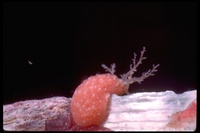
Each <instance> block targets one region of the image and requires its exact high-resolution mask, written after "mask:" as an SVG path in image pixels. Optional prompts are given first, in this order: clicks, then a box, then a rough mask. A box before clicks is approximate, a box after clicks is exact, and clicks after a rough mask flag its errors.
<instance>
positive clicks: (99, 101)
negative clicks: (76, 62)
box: [71, 47, 159, 126]
mask: <svg viewBox="0 0 200 133" xmlns="http://www.w3.org/2000/svg"><path fill="white" fill-rule="evenodd" d="M144 52H145V47H143V51H141V55H140V59H139V60H138V62H136V54H134V59H133V64H131V65H130V71H129V72H127V73H126V74H124V75H122V76H121V79H120V78H118V77H117V76H116V75H114V72H115V64H112V65H111V68H108V67H107V66H105V65H104V64H103V65H102V67H103V68H105V69H106V71H108V72H110V74H109V73H107V74H97V75H95V76H91V77H89V78H88V79H86V80H84V81H83V83H81V84H80V85H79V86H78V87H77V88H76V90H75V92H74V94H73V97H72V102H71V113H72V117H73V120H74V121H75V123H76V124H77V125H79V126H91V125H97V126H101V125H102V124H103V123H104V121H105V120H106V119H107V117H108V114H109V103H110V98H111V97H110V96H111V94H117V95H123V94H125V93H126V94H128V88H129V85H130V84H132V83H134V82H138V83H140V82H142V81H143V80H144V79H145V78H147V77H149V76H153V75H154V72H156V71H157V70H156V68H157V67H158V66H159V64H158V65H156V66H154V65H153V68H152V69H150V70H149V71H147V72H146V73H143V74H142V76H141V77H132V75H133V74H134V72H136V71H137V70H136V69H137V67H138V66H139V65H140V64H141V63H142V60H143V59H146V57H143V54H144Z"/></svg>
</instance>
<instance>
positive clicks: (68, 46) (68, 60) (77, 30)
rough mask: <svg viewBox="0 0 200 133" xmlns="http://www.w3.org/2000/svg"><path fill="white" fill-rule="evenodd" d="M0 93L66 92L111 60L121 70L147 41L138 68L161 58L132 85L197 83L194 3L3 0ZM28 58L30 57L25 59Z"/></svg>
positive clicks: (14, 96) (6, 96) (178, 87)
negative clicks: (0, 87)
mask: <svg viewBox="0 0 200 133" xmlns="http://www.w3.org/2000/svg"><path fill="white" fill-rule="evenodd" d="M3 8H4V9H3V32H4V33H3V35H4V36H3V37H4V43H3V44H4V45H3V83H4V86H3V100H4V102H3V103H4V104H8V103H12V102H15V101H19V100H28V99H42V98H47V97H52V96H66V97H71V96H72V94H73V91H74V90H75V88H76V87H77V86H78V85H79V84H80V83H81V82H82V81H83V80H84V79H86V78H88V77H89V76H91V75H95V74H97V73H104V72H105V71H104V69H103V68H102V67H101V64H102V63H104V64H106V65H107V66H110V64H112V63H113V62H115V63H116V75H117V76H118V77H119V76H120V74H123V73H125V72H127V71H128V70H129V65H130V64H131V63H132V60H131V59H132V58H133V53H134V52H135V53H137V55H138V56H139V55H140V51H141V50H142V48H143V46H145V47H146V50H147V51H146V53H145V56H146V57H147V59H146V60H144V61H143V64H142V65H141V66H139V68H138V72H137V73H136V74H135V76H140V75H141V74H142V72H145V71H147V70H148V69H150V68H152V64H157V63H159V64H160V67H159V68H158V72H157V73H155V76H153V77H149V78H147V79H146V80H144V82H142V84H138V83H134V84H132V85H131V86H130V92H132V93H136V92H142V91H145V92H151V91H165V90H173V91H175V92H176V93H182V92H184V91H187V90H193V89H196V84H197V81H196V80H197V3H193V2H173V3H166V2H162V3H154V2H149V3H148V2H145V3H138V2H105V3H102V2H95V3H90V2H76V3H72V2H67V3H30V2H29V3H19V2H16V3H13V2H12V3H9V2H7V3H6V2H5V3H4V4H3ZM28 61H31V62H32V63H33V64H32V65H30V64H29V63H28Z"/></svg>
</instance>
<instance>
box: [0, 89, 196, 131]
mask: <svg viewBox="0 0 200 133" xmlns="http://www.w3.org/2000/svg"><path fill="white" fill-rule="evenodd" d="M70 103H71V98H65V97H52V98H46V99H41V100H27V101H20V102H16V103H13V104H9V105H3V129H4V130H8V131H110V130H114V131H157V130H161V131H162V130H165V131H166V130H167V131H171V130H178V131H181V130H184V131H185V130H186V131H194V130H195V129H196V90H194V91H187V92H185V93H183V94H175V93H174V92H173V91H165V92H149V93H135V94H131V95H126V96H117V95H113V96H112V101H111V107H110V114H109V117H108V119H107V121H106V122H105V124H104V125H103V127H97V126H90V127H80V126H77V125H76V124H75V122H74V121H73V119H72V117H71V112H70Z"/></svg>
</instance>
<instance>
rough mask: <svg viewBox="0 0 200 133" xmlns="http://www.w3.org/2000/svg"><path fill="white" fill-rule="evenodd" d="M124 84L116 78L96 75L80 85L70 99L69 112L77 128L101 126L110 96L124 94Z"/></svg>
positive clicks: (106, 114) (107, 110) (105, 117)
mask: <svg viewBox="0 0 200 133" xmlns="http://www.w3.org/2000/svg"><path fill="white" fill-rule="evenodd" d="M126 87H127V86H126V84H125V83H124V82H123V81H122V80H121V79H119V78H117V76H115V75H111V74H97V75H95V76H91V77H89V78H88V79H86V80H85V81H83V83H82V84H80V85H79V86H78V87H77V88H76V90H75V92H74V95H73V97H72V102H71V112H72V117H73V119H74V121H75V123H76V124H77V125H79V126H90V125H98V126H101V125H102V124H103V123H104V121H105V120H106V119H107V117H108V113H109V103H110V97H111V94H117V95H122V94H124V93H125V89H126Z"/></svg>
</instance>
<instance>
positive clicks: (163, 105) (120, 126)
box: [104, 90, 196, 131]
mask: <svg viewBox="0 0 200 133" xmlns="http://www.w3.org/2000/svg"><path fill="white" fill-rule="evenodd" d="M195 99H196V90H194V91H187V92H184V93H182V94H176V93H174V92H173V91H165V92H148V93H147V92H144V93H135V94H131V95H125V96H117V95H113V96H112V102H111V111H110V114H109V117H108V119H107V121H106V122H105V124H104V126H105V127H108V128H110V129H112V130H114V131H157V130H159V131H162V130H164V131H166V130H167V131H171V130H178V131H194V130H195V129H196V100H195ZM190 104H191V105H190Z"/></svg>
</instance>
